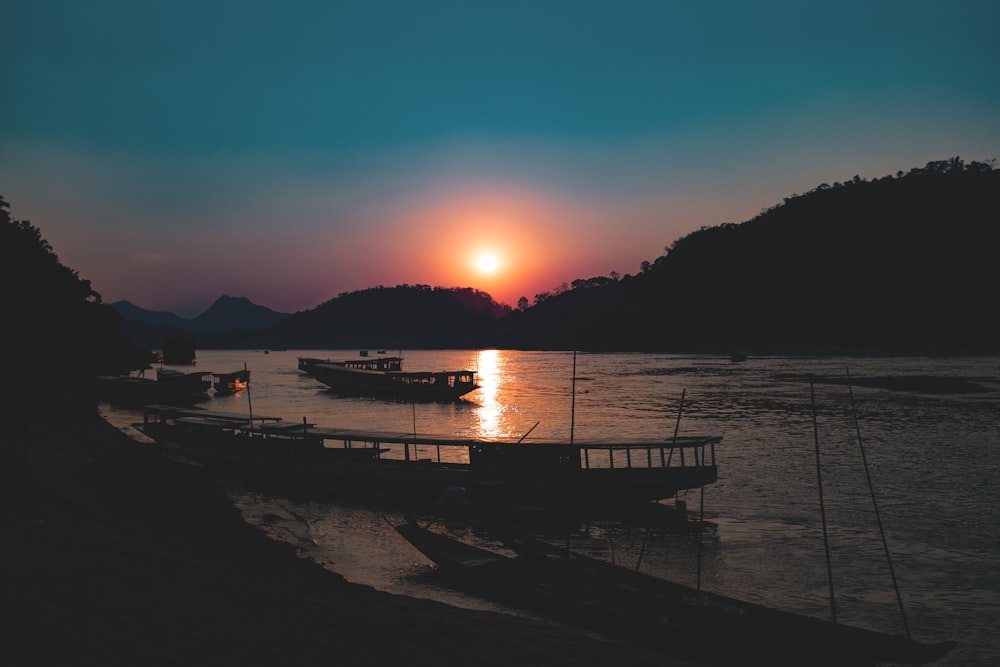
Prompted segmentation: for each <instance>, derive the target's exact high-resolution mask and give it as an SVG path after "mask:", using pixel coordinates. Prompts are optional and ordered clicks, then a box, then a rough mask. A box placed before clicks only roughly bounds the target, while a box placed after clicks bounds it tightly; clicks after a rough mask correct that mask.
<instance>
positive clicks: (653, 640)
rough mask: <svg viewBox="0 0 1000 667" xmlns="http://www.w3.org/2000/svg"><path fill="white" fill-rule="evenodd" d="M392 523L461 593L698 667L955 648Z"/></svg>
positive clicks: (532, 550) (906, 659)
mask: <svg viewBox="0 0 1000 667" xmlns="http://www.w3.org/2000/svg"><path fill="white" fill-rule="evenodd" d="M387 521H388V519H387ZM389 523H390V524H391V525H393V527H394V528H395V529H396V531H397V532H399V534H400V535H402V536H403V537H404V538H405V539H406V540H407V541H409V542H410V543H411V544H412V545H413V546H414V547H415V548H416V549H417V550H418V551H420V552H421V553H422V554H424V556H426V557H427V558H428V559H429V560H430V561H431V562H432V563H434V564H435V565H436V566H437V568H438V573H439V574H440V575H441V576H442V577H444V578H445V579H446V580H447V582H449V583H451V584H452V585H454V586H456V587H458V588H460V589H463V590H466V591H468V592H471V593H473V594H477V595H480V596H482V597H485V598H488V599H493V600H495V601H498V602H501V603H503V604H506V605H509V606H512V607H515V608H522V609H527V610H530V611H534V612H536V613H541V614H544V615H547V616H549V617H551V618H553V619H555V620H560V621H563V622H569V623H573V624H576V625H579V626H581V627H584V628H586V629H589V630H593V631H597V632H600V633H602V634H605V635H607V636H611V637H615V638H618V639H622V640H625V641H629V642H632V643H635V644H638V645H641V646H644V647H646V648H649V649H652V650H656V651H659V652H662V653H663V654H665V655H667V656H669V657H672V658H675V659H681V660H691V661H693V662H696V663H697V664H708V665H748V664H754V665H756V664H762V665H769V666H774V665H781V666H789V667H790V666H792V665H794V666H796V667H798V666H801V665H815V666H821V667H833V666H838V667H842V666H851V667H856V666H862V665H867V666H874V665H881V664H899V665H920V664H924V663H928V662H932V661H934V660H938V659H940V658H941V657H943V656H944V655H946V654H947V653H948V652H949V651H950V650H951V649H952V648H953V647H954V645H955V643H954V642H940V643H921V642H917V641H914V640H912V639H908V638H906V637H902V636H897V635H892V634H887V633H883V632H876V631H872V630H867V629H863V628H858V627H853V626H847V625H841V624H835V623H832V622H829V621H826V620H823V619H818V618H813V617H809V616H803V615H798V614H793V613H790V612H786V611H780V610H776V609H772V608H769V607H765V606H762V605H758V604H754V603H749V602H743V601H741V600H736V599H733V598H729V597H725V596H722V595H717V594H713V593H707V592H705V591H699V590H697V589H696V588H692V587H689V586H684V585H681V584H677V583H673V582H670V581H667V580H664V579H660V578H658V577H653V576H651V575H647V574H643V573H641V572H637V571H634V570H629V569H626V568H623V567H620V566H617V565H614V564H611V563H608V562H606V561H601V560H597V559H593V558H589V557H586V556H583V555H580V554H576V553H574V552H571V551H569V550H566V549H560V548H558V547H554V546H551V545H547V544H544V543H542V542H538V541H536V540H531V539H528V538H525V537H523V536H519V537H517V538H515V539H512V540H510V539H509V540H507V544H508V546H509V547H510V549H511V553H513V554H516V555H508V554H504V553H500V552H499V551H493V550H488V549H482V548H480V547H476V546H474V545H471V544H467V543H465V542H461V541H459V540H455V539H452V538H450V537H449V536H447V535H446V534H443V533H439V532H434V531H431V530H428V529H427V528H425V527H421V526H420V525H418V524H417V523H416V521H415V520H413V519H412V518H411V517H407V521H406V522H405V523H402V524H393V523H392V522H389Z"/></svg>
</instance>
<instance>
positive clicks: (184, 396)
mask: <svg viewBox="0 0 1000 667" xmlns="http://www.w3.org/2000/svg"><path fill="white" fill-rule="evenodd" d="M146 370H149V369H143V370H141V371H139V372H138V373H137V374H136V375H102V376H98V377H97V392H98V398H99V399H103V400H107V401H111V402H114V403H124V404H130V405H141V404H143V403H151V402H158V401H170V402H176V403H197V402H199V401H202V400H205V399H207V398H208V391H209V389H211V388H212V372H211V371H194V372H190V373H184V372H182V371H177V370H173V369H169V368H158V369H156V379H153V378H149V377H146V375H145V371H146Z"/></svg>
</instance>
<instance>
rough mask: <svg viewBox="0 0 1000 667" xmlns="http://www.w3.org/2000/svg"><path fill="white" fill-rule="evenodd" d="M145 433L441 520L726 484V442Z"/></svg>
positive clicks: (201, 456) (189, 453)
mask: <svg viewBox="0 0 1000 667" xmlns="http://www.w3.org/2000/svg"><path fill="white" fill-rule="evenodd" d="M135 427H136V429H138V430H139V431H141V432H142V433H144V434H145V435H147V436H149V437H150V438H152V439H154V440H156V441H158V442H160V443H162V444H164V445H167V446H171V447H174V448H176V449H177V450H178V451H179V452H180V453H182V454H183V455H185V456H186V457H187V458H190V459H194V460H196V461H199V462H201V463H203V464H206V465H211V466H216V467H219V468H222V469H231V470H237V471H239V472H242V473H244V474H247V475H249V476H251V477H252V478H253V479H254V480H255V481H256V482H258V483H262V484H266V485H289V484H291V485H294V486H296V487H297V488H299V489H301V490H303V491H306V492H307V493H310V494H313V495H340V496H348V497H351V498H358V499H361V500H369V501H371V500H376V501H379V502H390V503H394V504H403V505H405V506H408V507H423V508H433V509H438V510H441V511H451V510H454V511H458V510H461V511H468V512H470V513H476V512H483V513H487V512H505V511H517V510H520V509H525V510H527V509H531V508H535V509H539V510H550V511H555V510H563V509H566V508H571V509H581V510H587V509H596V510H601V511H607V510H609V509H613V508H637V507H640V506H643V505H645V504H649V503H653V502H654V501H658V500H665V499H670V498H673V497H675V496H676V494H677V493H678V492H679V491H682V490H687V489H693V488H699V487H701V486H703V485H706V484H710V483H713V482H715V481H716V480H717V477H718V469H717V466H716V460H715V446H716V444H718V443H719V442H720V441H721V439H722V438H721V437H719V436H688V437H683V438H674V439H671V440H669V441H664V440H659V441H648V442H629V443H626V442H580V441H576V442H573V443H566V442H531V443H527V442H518V441H488V440H471V439H455V438H447V437H434V436H420V437H416V436H413V435H409V434H400V433H380V432H357V431H347V430H339V429H330V428H320V427H317V426H316V425H315V424H311V423H307V422H306V421H303V422H302V423H297V422H286V421H283V420H282V419H280V418H277V417H262V416H259V415H257V416H252V417H251V416H250V415H242V414H230V413H221V412H212V411H207V410H200V409H196V408H195V409H187V408H181V407H174V406H169V405H147V406H145V407H144V417H143V422H142V423H141V424H136V425H135Z"/></svg>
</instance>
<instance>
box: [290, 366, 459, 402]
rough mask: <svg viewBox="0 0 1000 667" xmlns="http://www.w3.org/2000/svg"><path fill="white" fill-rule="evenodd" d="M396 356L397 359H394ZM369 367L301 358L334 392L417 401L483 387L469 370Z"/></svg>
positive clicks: (455, 396) (445, 398) (305, 369)
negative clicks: (411, 370)
mask: <svg viewBox="0 0 1000 667" xmlns="http://www.w3.org/2000/svg"><path fill="white" fill-rule="evenodd" d="M393 359H395V358H393ZM370 361H371V363H372V365H370V366H369V367H365V366H361V365H360V364H356V363H352V362H333V361H329V360H323V359H310V358H300V359H299V370H301V371H303V372H304V373H306V374H307V375H310V376H312V377H314V378H316V379H317V380H319V381H320V382H322V383H323V384H325V385H326V386H327V387H328V388H329V389H330V391H332V392H335V393H342V394H347V395H352V396H377V397H385V398H394V399H404V400H416V401H455V400H458V399H460V398H462V397H463V396H465V395H466V394H469V393H472V392H473V391H475V390H476V389H478V388H479V385H477V384H476V382H475V374H474V373H473V372H472V371H469V370H459V371H436V372H406V371H401V370H384V369H385V368H393V369H395V368H398V364H396V365H395V366H387V365H375V364H374V362H376V361H379V359H378V358H376V359H372V360H370Z"/></svg>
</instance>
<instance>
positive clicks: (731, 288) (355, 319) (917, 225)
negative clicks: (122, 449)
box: [112, 158, 1000, 355]
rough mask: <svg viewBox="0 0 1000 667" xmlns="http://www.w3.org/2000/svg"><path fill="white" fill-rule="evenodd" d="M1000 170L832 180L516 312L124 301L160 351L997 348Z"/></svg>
mask: <svg viewBox="0 0 1000 667" xmlns="http://www.w3.org/2000/svg"><path fill="white" fill-rule="evenodd" d="M998 208H1000V170H996V169H995V168H994V167H993V163H992V161H991V162H987V163H983V162H971V163H968V164H966V163H965V162H963V161H962V160H961V159H959V158H952V159H949V160H941V161H937V162H930V163H928V164H927V165H926V166H925V167H922V168H914V169H911V170H910V171H909V172H906V173H904V172H898V173H897V174H895V175H890V176H885V177H883V178H875V179H873V180H870V181H869V180H865V179H862V178H860V177H858V176H855V177H854V178H853V179H851V180H849V181H845V182H843V183H839V182H838V183H833V184H832V185H829V184H826V183H823V184H820V185H818V186H817V187H816V188H815V189H813V190H811V191H809V192H807V193H805V194H802V195H792V196H791V197H788V198H786V199H785V200H784V202H783V203H780V204H777V205H776V206H774V207H772V208H770V209H768V210H766V211H763V212H762V213H760V214H759V215H757V216H756V217H754V218H753V219H751V220H748V221H746V222H743V223H739V224H735V223H727V224H723V225H719V226H715V227H704V228H702V229H700V230H698V231H695V232H692V233H691V234H689V235H687V236H685V237H682V238H680V239H677V240H676V241H674V243H673V244H672V245H671V246H670V247H668V248H665V250H666V253H665V254H664V255H662V256H660V257H657V258H656V259H655V260H654V261H651V262H643V264H642V266H641V270H640V271H639V272H638V273H636V274H634V275H624V276H622V275H618V274H611V275H610V276H596V277H592V278H586V279H578V280H574V281H573V282H572V283H570V284H564V285H562V286H561V287H560V288H558V289H556V290H554V291H553V292H551V293H550V292H544V293H542V294H537V295H535V298H534V301H533V302H532V303H530V304H529V303H526V302H522V303H520V304H519V305H518V308H516V309H512V308H510V307H508V306H504V305H502V304H498V303H496V302H495V301H493V299H492V297H490V295H489V294H486V293H484V292H480V291H478V290H475V289H472V288H441V287H430V286H428V285H398V286H396V287H374V288H369V289H366V290H360V291H357V292H350V293H344V294H341V295H339V296H338V297H336V298H334V299H331V300H329V301H327V302H325V303H322V304H320V305H318V306H316V307H315V308H313V309H310V310H306V311H302V312H298V313H294V314H290V315H286V314H283V313H277V312H275V311H272V310H270V309H268V308H265V307H263V306H257V305H254V304H253V303H251V302H250V301H249V300H247V299H245V298H234V297H228V296H223V297H221V298H220V299H219V300H218V301H217V302H216V303H215V304H213V305H212V307H211V308H209V309H208V310H207V311H206V312H205V313H203V314H201V315H199V316H198V317H196V318H194V319H192V320H185V319H184V318H180V317H177V316H176V315H174V314H172V313H163V312H154V311H146V310H143V309H141V308H137V307H136V306H134V305H132V304H129V303H128V302H119V303H116V304H112V305H113V306H114V307H115V308H116V309H117V310H118V312H119V313H121V314H122V316H123V317H124V318H125V320H126V326H125V327H123V329H124V333H126V334H127V335H128V336H129V337H130V338H131V339H132V340H134V341H136V342H137V343H139V344H141V345H143V346H145V347H147V348H148V349H160V346H161V344H162V341H163V340H164V338H165V337H166V336H171V335H173V336H176V335H188V336H193V335H196V337H197V342H198V346H199V347H202V348H213V347H214V348H233V349H235V348H251V349H252V348H260V347H270V348H278V347H284V348H298V349H307V348H331V349H333V348H352V347H360V348H366V347H376V346H377V347H387V348H390V347H391V348H397V347H400V348H407V347H408V348H414V349H417V348H449V347H450V348H465V349H482V348H486V347H497V348H506V349H564V350H569V349H573V350H622V351H625V350H628V351H668V352H724V353H727V355H728V352H731V351H733V350H751V351H752V352H759V351H766V350H775V351H779V350H803V351H805V350H823V351H830V350H840V351H851V350H855V351H886V352H903V351H905V352H911V353H912V352H937V351H951V352H955V351H984V350H996V349H998V347H1000V322H998V320H997V318H996V317H995V313H994V310H995V308H994V303H995V301H996V294H997V292H998V290H1000V263H998V262H997V261H996V258H995V255H996V251H997V248H998V247H1000V226H998V225H997V224H995V222H994V221H993V220H992V219H991V218H990V217H989V212H990V211H996V210H997V209H998Z"/></svg>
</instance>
